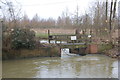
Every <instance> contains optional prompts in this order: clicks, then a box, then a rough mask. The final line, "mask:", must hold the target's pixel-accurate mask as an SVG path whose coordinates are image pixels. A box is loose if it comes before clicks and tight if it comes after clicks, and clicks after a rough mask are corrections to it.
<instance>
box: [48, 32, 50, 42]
mask: <svg viewBox="0 0 120 80" xmlns="http://www.w3.org/2000/svg"><path fill="white" fill-rule="evenodd" d="M49 36H50V30H48V42H49V43H50V38H49Z"/></svg>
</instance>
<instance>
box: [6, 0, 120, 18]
mask: <svg viewBox="0 0 120 80" xmlns="http://www.w3.org/2000/svg"><path fill="white" fill-rule="evenodd" d="M7 1H12V2H13V3H15V5H18V4H19V5H21V9H22V11H21V12H23V13H24V14H27V15H28V17H29V18H30V19H32V18H33V17H34V16H35V15H36V14H37V15H38V16H39V17H40V18H45V19H47V18H50V17H51V18H53V19H57V18H58V16H61V15H62V12H63V11H64V12H65V11H66V10H67V11H68V12H69V13H70V15H72V14H75V11H76V9H77V5H78V8H79V15H83V14H85V13H86V12H88V10H89V8H90V7H91V6H92V5H93V4H94V2H95V1H97V0H7ZM100 1H105V0H100ZM108 1H111V0H108ZM118 1H120V0H118Z"/></svg>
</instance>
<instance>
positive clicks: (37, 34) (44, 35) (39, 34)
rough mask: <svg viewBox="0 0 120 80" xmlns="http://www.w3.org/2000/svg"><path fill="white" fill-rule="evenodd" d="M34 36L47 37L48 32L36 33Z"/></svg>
mask: <svg viewBox="0 0 120 80" xmlns="http://www.w3.org/2000/svg"><path fill="white" fill-rule="evenodd" d="M35 36H36V37H40V38H48V34H44V33H36V34H35Z"/></svg>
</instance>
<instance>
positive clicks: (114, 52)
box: [102, 48, 120, 59]
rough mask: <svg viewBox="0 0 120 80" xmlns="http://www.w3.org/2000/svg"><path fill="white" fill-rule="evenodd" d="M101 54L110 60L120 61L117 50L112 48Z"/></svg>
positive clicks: (119, 53) (119, 54)
mask: <svg viewBox="0 0 120 80" xmlns="http://www.w3.org/2000/svg"><path fill="white" fill-rule="evenodd" d="M102 54H104V55H106V56H109V57H111V58H117V59H120V52H119V51H118V48H112V49H110V50H105V51H103V52H102Z"/></svg>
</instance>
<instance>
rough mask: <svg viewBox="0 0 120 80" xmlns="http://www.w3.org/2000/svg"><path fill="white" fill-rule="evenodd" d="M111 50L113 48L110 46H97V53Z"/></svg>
mask: <svg viewBox="0 0 120 80" xmlns="http://www.w3.org/2000/svg"><path fill="white" fill-rule="evenodd" d="M112 48H113V46H112V44H100V45H98V51H99V52H104V51H106V50H110V49H112Z"/></svg>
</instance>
